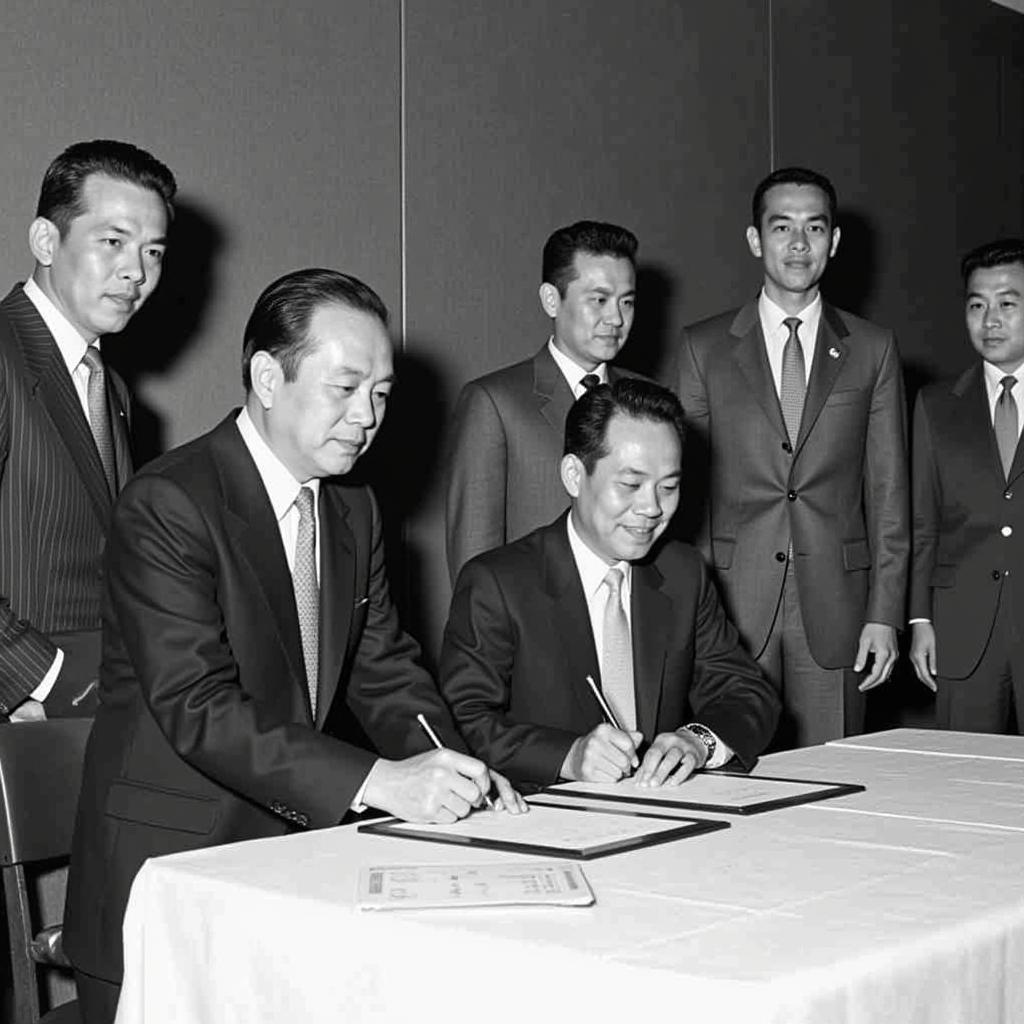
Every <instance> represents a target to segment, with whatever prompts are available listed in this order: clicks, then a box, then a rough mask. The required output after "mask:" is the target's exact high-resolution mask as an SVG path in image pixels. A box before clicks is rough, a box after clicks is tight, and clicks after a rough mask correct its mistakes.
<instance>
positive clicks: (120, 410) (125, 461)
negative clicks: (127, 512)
mask: <svg viewBox="0 0 1024 1024" xmlns="http://www.w3.org/2000/svg"><path fill="white" fill-rule="evenodd" d="M107 409H108V412H109V415H110V430H111V433H112V435H113V438H114V459H115V461H116V464H117V489H118V491H119V492H120V491H122V490H123V489H124V485H125V484H126V483H128V481H129V480H130V479H131V477H132V473H133V471H134V465H133V463H132V446H131V438H130V436H129V430H128V409H127V407H126V403H125V402H123V401H122V399H121V395H120V394H119V393H118V389H117V388H116V387H115V386H114V384H113V371H112V370H110V369H109V368H108V370H107Z"/></svg>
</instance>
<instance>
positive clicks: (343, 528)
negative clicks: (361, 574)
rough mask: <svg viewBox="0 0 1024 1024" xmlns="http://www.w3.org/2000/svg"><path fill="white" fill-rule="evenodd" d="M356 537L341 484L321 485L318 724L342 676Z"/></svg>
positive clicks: (351, 595) (326, 482)
mask: <svg viewBox="0 0 1024 1024" xmlns="http://www.w3.org/2000/svg"><path fill="white" fill-rule="evenodd" d="M354 544H355V539H354V538H353V536H352V530H351V529H350V528H349V525H348V506H347V505H346V504H345V501H344V498H343V496H342V491H341V488H340V487H336V486H332V485H331V484H330V483H329V482H328V481H324V482H323V483H321V485H320V687H319V692H318V694H317V715H316V718H317V726H322V725H323V722H324V718H325V717H326V715H327V712H328V711H329V710H330V707H331V703H332V701H333V700H334V697H335V694H336V692H337V689H338V680H339V678H340V677H341V666H342V660H343V659H344V656H345V646H346V641H347V639H348V635H349V631H350V629H351V625H352V609H353V606H354V602H355V571H356V555H355V550H354Z"/></svg>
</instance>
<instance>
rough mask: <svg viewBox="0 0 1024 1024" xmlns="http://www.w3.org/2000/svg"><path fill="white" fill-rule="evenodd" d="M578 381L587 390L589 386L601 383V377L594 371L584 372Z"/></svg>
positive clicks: (592, 386) (594, 386) (593, 386)
mask: <svg viewBox="0 0 1024 1024" xmlns="http://www.w3.org/2000/svg"><path fill="white" fill-rule="evenodd" d="M580 383H581V384H582V385H583V388H584V390H585V391H589V390H590V389H591V388H596V387H597V385H598V384H600V383H601V378H600V377H598V375H597V374H596V373H588V374H585V375H584V376H583V377H582V378H581V379H580Z"/></svg>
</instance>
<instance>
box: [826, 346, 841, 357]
mask: <svg viewBox="0 0 1024 1024" xmlns="http://www.w3.org/2000/svg"><path fill="white" fill-rule="evenodd" d="M828 354H829V355H830V356H831V357H832V358H833V359H838V358H839V349H837V348H836V347H835V345H833V346H832V348H830V349H829V350H828Z"/></svg>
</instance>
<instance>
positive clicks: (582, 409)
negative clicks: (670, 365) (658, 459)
mask: <svg viewBox="0 0 1024 1024" xmlns="http://www.w3.org/2000/svg"><path fill="white" fill-rule="evenodd" d="M619 413H621V414H622V415H623V416H631V417H632V418H633V419H638V420H650V421H651V422H653V423H667V424H668V425H669V426H670V427H672V428H673V429H674V430H675V432H676V434H677V435H678V437H679V446H680V448H681V447H682V445H683V442H684V440H685V438H686V419H685V417H684V414H683V407H682V405H681V404H680V402H679V399H678V398H676V396H675V395H674V394H673V393H672V392H671V391H669V390H668V388H664V387H662V386H661V385H660V384H655V383H654V381H653V380H645V379H644V378H643V377H619V378H617V379H616V380H615V381H613V382H612V383H611V384H598V385H596V386H595V387H592V388H590V389H589V390H588V391H585V392H584V393H583V394H582V395H580V397H579V398H578V399H577V400H576V401H575V402H574V403H573V404H572V407H571V408H570V409H569V415H568V416H566V418H565V446H564V449H563V455H575V456H576V457H577V458H578V459H579V460H580V462H582V463H583V468H584V469H585V470H586V471H587V473H592V472H593V471H594V466H596V465H597V463H598V462H599V461H600V460H601V459H603V458H604V457H605V456H606V455H607V454H608V424H609V423H610V422H611V420H612V417H613V416H615V415H616V414H619Z"/></svg>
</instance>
